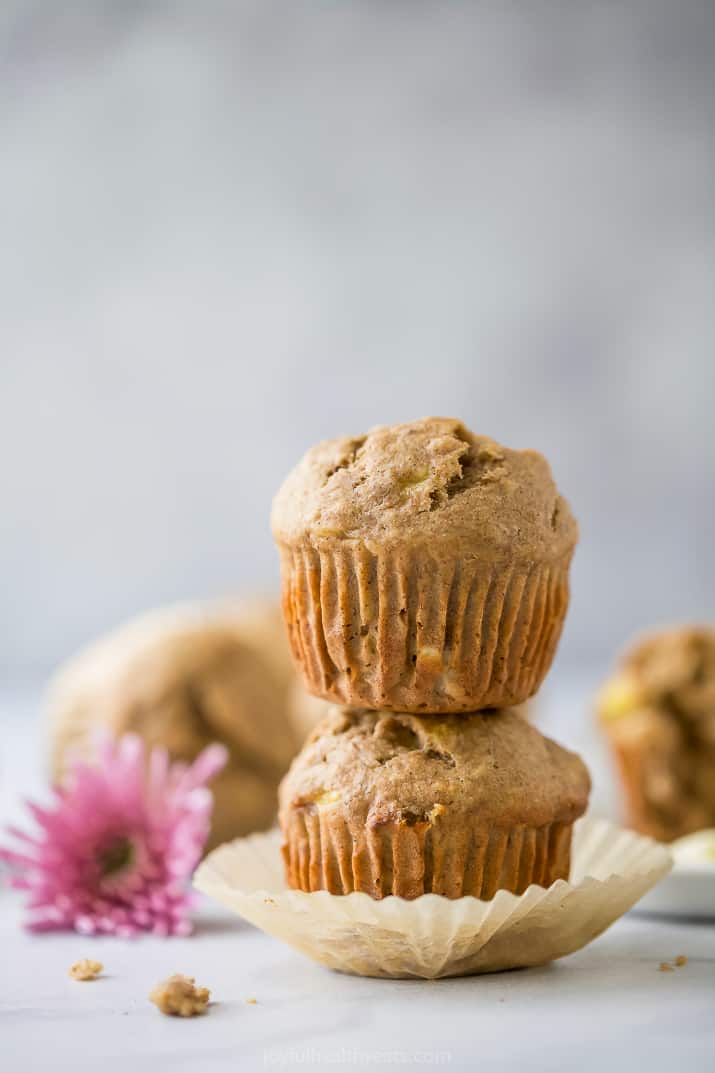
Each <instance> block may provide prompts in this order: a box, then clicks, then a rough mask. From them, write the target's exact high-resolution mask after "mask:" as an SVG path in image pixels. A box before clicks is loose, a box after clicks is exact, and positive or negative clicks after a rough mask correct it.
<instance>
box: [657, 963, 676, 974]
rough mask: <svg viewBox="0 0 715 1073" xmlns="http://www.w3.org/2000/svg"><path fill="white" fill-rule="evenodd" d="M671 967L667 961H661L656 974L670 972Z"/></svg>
mask: <svg viewBox="0 0 715 1073" xmlns="http://www.w3.org/2000/svg"><path fill="white" fill-rule="evenodd" d="M672 971H673V966H672V965H671V964H670V963H669V962H668V961H661V963H660V965H659V966H658V972H672Z"/></svg>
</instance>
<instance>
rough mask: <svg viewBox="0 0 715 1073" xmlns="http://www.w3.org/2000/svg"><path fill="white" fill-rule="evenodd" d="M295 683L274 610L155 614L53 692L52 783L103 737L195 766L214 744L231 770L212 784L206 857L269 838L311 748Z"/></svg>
mask: <svg viewBox="0 0 715 1073" xmlns="http://www.w3.org/2000/svg"><path fill="white" fill-rule="evenodd" d="M296 681H297V678H296V676H295V673H294V670H293V665H292V661H291V658H290V655H289V652H288V643H287V640H286V637H285V629H284V627H283V622H282V620H281V614H280V609H279V608H278V607H277V605H276V604H274V603H273V602H268V601H266V602H256V603H254V604H250V605H243V604H242V605H238V604H233V603H221V604H213V605H212V604H209V605H188V606H182V607H171V608H166V609H162V610H160V611H154V612H149V613H148V614H145V615H143V616H141V617H140V618H139V619H137V620H135V621H133V622H130V623H128V624H126V625H124V626H122V627H120V628H119V629H118V630H115V631H114V632H113V633H111V634H109V635H108V636H106V637H104V638H102V639H101V640H99V641H97V642H95V643H94V644H92V645H91V646H90V647H89V648H87V649H86V650H85V651H83V652H82V653H80V654H79V655H78V656H76V657H75V658H74V659H73V660H71V661H70V662H69V663H68V664H67V665H66V666H65V667H64V668H62V669H61V670H60V672H59V674H58V675H57V676H56V678H55V680H54V682H53V683H52V685H51V687H50V692H49V697H48V708H49V717H50V745H51V761H52V769H53V775H54V777H55V779H57V780H58V781H59V780H61V778H62V775H63V772H64V770H65V767H66V763H67V757H68V754H69V752H70V751H75V752H79V753H80V754H85V755H86V754H89V753H90V752H91V747H92V732H93V730H94V729H95V728H97V727H103V728H106V729H108V730H109V731H110V732H111V733H112V734H113V735H115V736H118V735H121V734H124V733H127V732H130V731H131V732H133V733H136V734H138V735H139V736H140V737H141V738H142V739H143V740H144V742H145V743H146V744H147V745H148V746H150V747H151V746H155V745H162V746H165V747H166V749H167V750H168V752H169V755H170V757H171V759H173V760H184V761H187V762H190V761H192V760H193V759H194V758H195V757H196V756H197V755H198V754H199V753H200V752H201V750H202V749H203V748H204V747H205V746H206V745H208V744H210V743H211V742H214V741H218V742H222V743H223V744H224V745H226V746H227V748H228V750H229V761H228V763H227V765H226V767H225V768H224V769H223V771H221V772H219V774H218V775H217V776H216V777H215V778H214V779H213V780H212V783H211V791H212V793H213V796H214V811H213V817H212V825H211V836H210V840H209V847H211V846H215V845H218V844H219V843H221V842H224V841H226V840H228V839H230V838H235V837H237V836H238V835H243V834H247V833H249V832H250V831H255V830H260V829H263V828H266V827H269V826H270V824H271V823H272V821H273V819H274V817H275V813H276V801H277V798H276V792H277V788H278V783H279V781H280V779H281V776H282V775H283V774H284V772H285V771H286V769H287V767H288V764H289V762H290V760H291V758H292V757H293V755H294V754H295V753H296V752H297V750H298V748H299V746H300V743H301V741H302V738H303V737H304V736H305V728H304V725H303V726H302V727H301V728H300V730H299V729H298V727H297V726H296V725H295V722H294V717H293V712H292V709H293V708H294V707H295V704H296V701H295V683H296Z"/></svg>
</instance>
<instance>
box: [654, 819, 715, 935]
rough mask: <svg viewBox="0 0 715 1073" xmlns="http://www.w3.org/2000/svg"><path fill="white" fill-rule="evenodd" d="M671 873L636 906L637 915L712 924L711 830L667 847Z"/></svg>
mask: <svg viewBox="0 0 715 1073" xmlns="http://www.w3.org/2000/svg"><path fill="white" fill-rule="evenodd" d="M670 852H671V853H672V855H673V861H674V865H673V871H672V872H671V873H670V875H667V876H666V877H665V878H664V879H663V880H662V881H661V882H660V883H659V884H658V886H657V887H656V888H655V889H654V890H651V891H649V893H648V894H646V896H645V897H644V898H643V899H641V901H640V902H639V903H638V908H637V910H636V912H638V913H658V914H660V915H666V916H674V917H691V918H692V917H700V918H701V919H708V920H715V829H713V828H710V829H709V830H707V831H697V832H696V833H695V834H694V835H688V836H687V837H686V838H679V839H678V840H677V841H676V842H673V843H672V845H671V846H670Z"/></svg>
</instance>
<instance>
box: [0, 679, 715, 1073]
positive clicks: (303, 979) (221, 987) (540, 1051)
mask: <svg viewBox="0 0 715 1073" xmlns="http://www.w3.org/2000/svg"><path fill="white" fill-rule="evenodd" d="M589 691H590V684H589V681H588V679H585V678H582V677H580V678H578V679H572V680H571V679H563V680H562V682H561V685H556V684H554V685H552V686H550V688H549V692H548V693H547V694H546V697H545V700H544V701H542V705H541V708H542V712H544V713H545V701H546V699H548V701H549V703H548V710H549V712H550V713H551V717H550V718H549V719H546V718H545V715H544V716H543V717H542V725H546V726H547V727H548V729H550V730H553V729H554V728H555V727H556V728H557V730H558V729H559V728H560V731H559V736H560V737H561V738H562V739H563V738H566V739H567V740H570V742H571V743H572V744H578V745H579V747H581V748H583V749H584V750H585V751H587V753H588V758H589V761H590V763H591V765H592V767H593V768H594V769H595V772H596V781H597V786H598V785H599V784H601V791H602V792H601V800H602V801H605V800H606V797H607V793H606V790H605V786H606V782H605V779H606V775H605V769H603V768H602V766H601V760H600V758H599V754H598V752H597V750H596V747H595V742H594V741H593V739H591V738H590V737H589V731H588V729H587V728H588V722H587V720H586V719H585V718H584V712H583V709H584V706H585V699H586V697H587V696H588V693H589ZM37 709H38V705H37V692H36V691H32V692H29V693H28V692H24V691H23V692H17V693H15V694H9V693H5V694H4V695H2V696H1V697H0V720H2V723H3V726H4V727H5V728H6V732H5V735H4V738H3V745H2V754H1V757H0V762H1V764H2V782H3V785H4V797H3V801H2V814H3V819H5V818H7V816H8V815H13V816H16V815H17V812H18V808H17V790H18V789H19V788H28V789H29V788H31V787H33V786H34V788H35V789H37V788H38V787H39V786H40V785H41V777H40V772H39V769H38V765H37V757H38V755H39V752H38V748H37V741H38V722H37V718H36V712H37ZM578 728H581V730H580V732H579V730H578ZM597 800H598V795H597ZM19 913H20V904H19V901H18V900H17V899H16V898H15V896H14V895H12V894H10V893H9V892H7V891H3V892H2V893H0V949H1V950H2V962H1V963H2V970H1V971H0V1014H1V1016H2V1022H1V1023H2V1029H1V1030H0V1035H1V1040H2V1043H1V1047H0V1070H2V1073H31V1071H32V1073H35V1071H37V1073H45V1071H46V1070H48V1069H52V1070H53V1071H57V1073H60V1071H63V1070H70V1069H71V1070H72V1071H73V1073H83V1071H85V1070H87V1071H90V1070H92V1071H95V1070H98V1069H101V1070H102V1071H103V1073H113V1071H115V1070H116V1071H120V1070H121V1071H122V1073H124V1071H125V1070H126V1069H127V1068H132V1070H133V1071H134V1073H150V1071H151V1073H156V1071H157V1070H164V1069H169V1068H171V1069H172V1071H177V1073H179V1071H181V1070H191V1071H195V1073H212V1071H214V1070H216V1071H226V1073H228V1071H231V1073H233V1071H235V1070H240V1069H247V1070H257V1069H262V1068H281V1067H289V1068H290V1067H298V1068H300V1067H301V1066H308V1067H311V1068H312V1067H316V1068H327V1069H333V1068H335V1069H340V1068H358V1069H363V1068H364V1069H372V1068H381V1067H383V1066H387V1067H390V1066H392V1065H397V1066H398V1067H402V1068H405V1067H406V1068H421V1067H423V1066H424V1067H426V1068H435V1067H436V1068H444V1069H449V1070H467V1069H474V1068H483V1069H489V1070H511V1069H514V1070H517V1069H518V1070H519V1071H520V1073H524V1071H529V1073H530V1071H540V1070H544V1071H547V1070H548V1071H552V1070H556V1069H564V1070H565V1069H569V1070H575V1069H577V1070H579V1073H590V1071H593V1073H603V1071H604V1070H606V1069H610V1070H616V1069H617V1070H640V1069H647V1070H648V1071H649V1073H658V1071H660V1070H662V1071H664V1073H665V1071H666V1070H667V1071H668V1073H670V1071H671V1070H672V1069H673V1068H674V1067H678V1068H682V1069H683V1070H688V1071H703V1073H704V1071H706V1070H708V1071H709V1070H711V1069H712V1062H713V1054H715V1018H713V1011H714V1000H715V926H714V925H712V924H703V923H695V922H693V923H682V922H681V923H675V922H668V921H664V920H656V919H650V918H645V917H639V916H637V915H636V914H633V913H632V914H630V915H629V916H628V917H626V918H625V919H624V920H622V921H620V922H619V923H617V924H616V925H614V927H613V928H612V929H611V930H610V931H609V932H607V933H606V934H605V935H604V936H602V937H601V938H600V939H598V940H597V941H596V942H594V943H593V944H592V945H591V946H590V947H588V948H587V949H586V950H583V951H581V952H579V953H577V954H575V955H573V956H571V957H570V958H566V959H565V960H563V961H561V962H559V963H557V964H554V965H551V966H547V967H545V968H540V969H532V970H528V971H521V972H512V973H504V974H498V975H495V976H489V977H478V978H469V979H463V980H443V981H438V982H434V983H424V982H413V981H385V980H363V979H357V978H352V977H347V976H341V975H339V974H336V973H331V972H328V971H327V970H325V969H322V968H320V967H319V966H317V965H313V964H312V963H311V962H309V961H307V960H306V959H305V958H303V957H301V956H300V955H299V954H297V953H294V952H293V951H292V950H290V949H288V948H286V947H284V946H282V945H281V944H280V943H278V942H276V941H275V940H272V939H269V938H268V937H266V936H264V935H262V934H261V933H259V932H257V931H255V930H254V929H252V928H251V927H249V926H248V925H245V924H243V923H242V922H241V921H239V920H237V919H236V918H233V917H231V916H227V915H225V914H224V913H223V911H220V910H214V909H213V908H212V907H210V906H208V905H206V906H205V907H204V908H203V909H202V911H201V913H200V915H199V918H198V929H197V933H196V934H195V935H194V936H193V937H191V938H190V939H183V940H179V939H172V940H158V939H139V940H136V941H131V942H123V941H119V940H113V939H91V940H90V939H86V938H80V937H79V936H75V935H71V934H70V935H56V936H40V937H33V936H28V935H26V934H25V933H23V931H22V930H21V928H20V926H19ZM678 954H685V955H686V956H687V957H688V959H689V960H688V964H687V965H686V966H685V967H683V968H681V969H678V970H676V971H674V972H670V973H661V972H659V971H658V964H659V962H660V961H662V960H668V959H672V958H674V957H675V956H676V955H678ZM83 956H93V957H94V956H96V957H98V958H99V959H100V960H101V961H103V962H104V964H105V966H106V974H105V976H104V977H103V978H102V979H101V980H98V981H97V982H95V983H75V982H74V981H72V980H70V979H69V978H68V976H67V969H68V967H69V965H70V964H71V963H72V961H74V960H75V959H77V958H79V957H83ZM176 971H179V972H185V973H188V974H189V975H193V976H195V977H196V978H197V981H198V982H199V983H201V984H205V985H206V986H208V987H210V988H211V991H212V997H213V999H214V1004H213V1005H212V1006H211V1008H210V1010H209V1013H208V1014H207V1016H205V1017H204V1018H201V1019H195V1020H192V1021H186V1022H182V1021H176V1020H173V1019H168V1018H164V1017H162V1016H161V1015H160V1014H159V1013H158V1012H157V1010H156V1009H155V1008H154V1007H153V1006H152V1005H150V1003H149V1002H148V1001H147V993H148V991H149V990H150V988H151V987H152V986H153V984H154V983H156V982H157V981H158V980H159V979H161V978H162V977H163V976H164V975H167V974H169V973H171V972H176ZM249 997H255V998H256V1000H257V1003H256V1005H255V1006H254V1005H249V1004H247V1003H246V1001H245V1000H246V999H247V998H249Z"/></svg>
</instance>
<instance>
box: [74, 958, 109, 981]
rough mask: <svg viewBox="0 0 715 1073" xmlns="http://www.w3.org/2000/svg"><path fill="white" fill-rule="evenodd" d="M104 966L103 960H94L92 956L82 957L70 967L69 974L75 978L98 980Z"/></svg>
mask: <svg viewBox="0 0 715 1073" xmlns="http://www.w3.org/2000/svg"><path fill="white" fill-rule="evenodd" d="M103 968H104V965H103V964H102V962H101V961H93V960H92V958H81V959H80V960H79V961H75V963H74V965H70V967H69V975H70V976H71V977H72V979H73V980H96V979H97V977H98V976H99V974H100V972H101V971H102V969H103Z"/></svg>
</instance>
